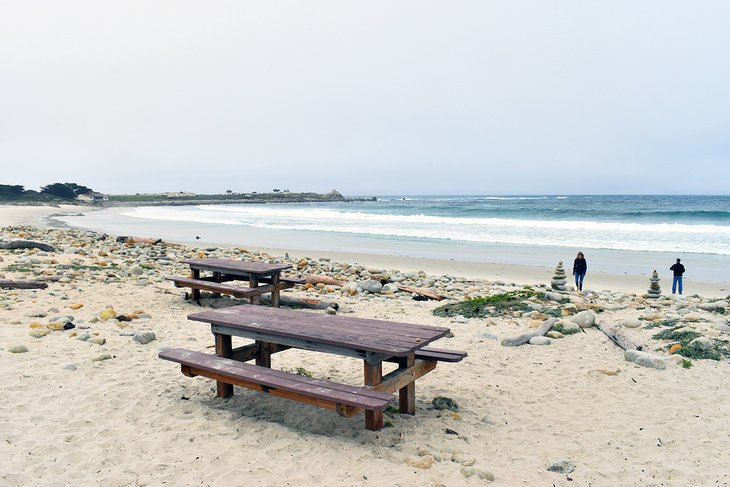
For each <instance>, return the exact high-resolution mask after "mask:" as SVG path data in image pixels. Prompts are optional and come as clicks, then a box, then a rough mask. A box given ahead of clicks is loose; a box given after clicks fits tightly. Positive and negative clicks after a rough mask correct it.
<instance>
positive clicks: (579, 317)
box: [570, 309, 596, 328]
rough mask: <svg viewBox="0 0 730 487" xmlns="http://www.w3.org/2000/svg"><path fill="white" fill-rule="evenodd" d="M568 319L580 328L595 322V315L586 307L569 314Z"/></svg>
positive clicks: (588, 326)
mask: <svg viewBox="0 0 730 487" xmlns="http://www.w3.org/2000/svg"><path fill="white" fill-rule="evenodd" d="M570 321H572V322H573V323H575V324H576V325H578V326H580V327H581V328H590V327H592V326H593V325H595V324H596V315H594V314H593V311H591V310H588V309H587V310H585V311H581V312H580V313H578V314H576V315H573V316H571V317H570Z"/></svg>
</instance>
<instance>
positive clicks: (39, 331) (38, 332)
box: [30, 328, 51, 338]
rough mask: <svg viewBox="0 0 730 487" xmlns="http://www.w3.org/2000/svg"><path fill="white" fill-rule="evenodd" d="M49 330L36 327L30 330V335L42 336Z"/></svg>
mask: <svg viewBox="0 0 730 487" xmlns="http://www.w3.org/2000/svg"><path fill="white" fill-rule="evenodd" d="M50 332H51V331H50V330H49V329H48V328H36V329H35V330H33V331H31V332H30V336H32V337H33V338H43V337H44V336H46V335H48V334H49V333H50Z"/></svg>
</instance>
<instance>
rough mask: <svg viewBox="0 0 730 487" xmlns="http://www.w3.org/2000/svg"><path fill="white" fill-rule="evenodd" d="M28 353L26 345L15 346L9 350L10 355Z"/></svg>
mask: <svg viewBox="0 0 730 487" xmlns="http://www.w3.org/2000/svg"><path fill="white" fill-rule="evenodd" d="M27 351H28V347H26V346H25V345H14V346H12V347H10V348H8V352H10V353H25V352H27Z"/></svg>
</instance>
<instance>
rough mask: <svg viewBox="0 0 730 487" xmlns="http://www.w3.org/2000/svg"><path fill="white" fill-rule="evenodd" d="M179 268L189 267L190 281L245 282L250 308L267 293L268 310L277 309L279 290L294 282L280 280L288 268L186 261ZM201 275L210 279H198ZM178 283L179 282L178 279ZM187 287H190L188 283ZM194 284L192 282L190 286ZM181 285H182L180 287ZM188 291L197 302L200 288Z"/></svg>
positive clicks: (220, 261) (225, 260) (223, 262)
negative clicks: (246, 283) (268, 295)
mask: <svg viewBox="0 0 730 487" xmlns="http://www.w3.org/2000/svg"><path fill="white" fill-rule="evenodd" d="M182 263H183V264H187V265H189V266H190V273H191V276H192V280H193V281H201V282H205V281H209V282H214V283H223V282H227V281H248V283H249V287H250V289H251V290H252V291H249V292H247V293H246V295H248V296H249V297H250V299H251V303H252V304H256V303H258V298H259V296H260V295H261V294H265V293H268V292H270V293H271V304H272V306H279V296H280V292H281V290H282V289H287V288H290V287H292V286H293V285H294V284H295V283H296V282H295V281H297V282H298V280H284V281H283V280H282V279H281V271H283V270H286V269H291V267H292V266H291V265H290V264H267V263H264V262H249V261H245V260H233V259H188V260H183V261H182ZM201 271H202V272H210V273H212V275H210V276H206V277H201ZM178 281H182V280H181V279H178ZM188 284H190V283H188ZM192 284H194V282H193V283H192ZM183 285H185V283H183ZM189 287H192V290H193V299H195V300H199V299H200V287H197V288H196V287H194V286H189Z"/></svg>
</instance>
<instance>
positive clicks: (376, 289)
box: [360, 279, 383, 294]
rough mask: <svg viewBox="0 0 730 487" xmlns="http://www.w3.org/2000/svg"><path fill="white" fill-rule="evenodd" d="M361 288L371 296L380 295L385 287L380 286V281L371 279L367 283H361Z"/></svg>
mask: <svg viewBox="0 0 730 487" xmlns="http://www.w3.org/2000/svg"><path fill="white" fill-rule="evenodd" d="M360 288H361V289H362V290H363V291H366V292H369V293H371V294H380V292H381V291H382V290H383V285H382V284H380V282H378V281H374V280H372V279H370V280H367V281H362V282H361V283H360Z"/></svg>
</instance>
